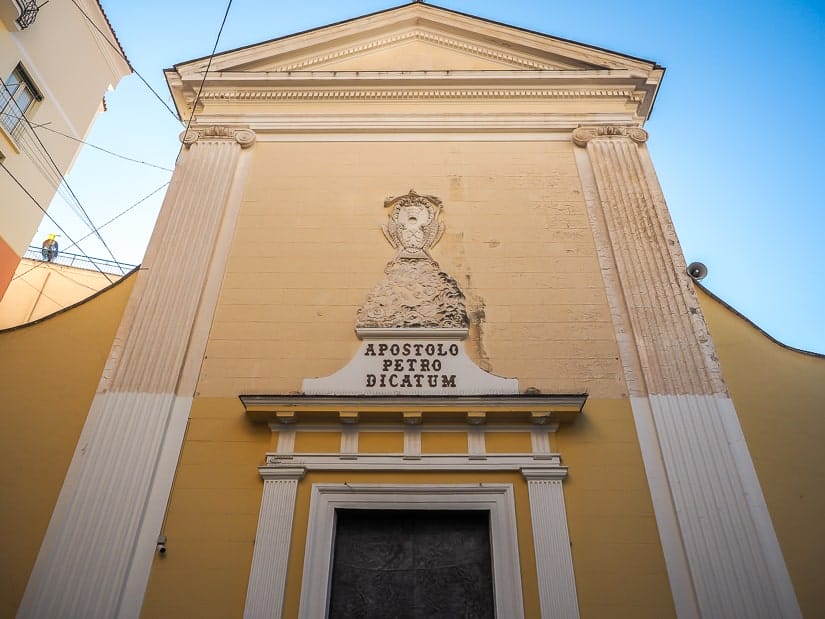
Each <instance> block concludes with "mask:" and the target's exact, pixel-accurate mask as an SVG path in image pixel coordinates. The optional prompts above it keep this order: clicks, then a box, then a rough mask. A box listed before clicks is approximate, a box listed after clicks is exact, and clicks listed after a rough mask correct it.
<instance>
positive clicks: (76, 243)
mask: <svg viewBox="0 0 825 619" xmlns="http://www.w3.org/2000/svg"><path fill="white" fill-rule="evenodd" d="M168 186H169V181H166V182H165V183H163V185H161V186H160V187H156V188H155V189H153V190H152V191H151V192H149V193H147V194H146V195H145V196H143V197H142V198H141V199H140V200H138V201H137V202H135V203H133V204H131V205H129V206H127V207H126V208H125V209H123V210H122V211H121V212H120V213H118V214H117V215H115V216H114V217H112V218H111V219H110V220H109V221H107V222H106V223H104V224H102V225H100V226H98V230H102V229H103V228H105V227H106V226H108V225H109V224H111V223H114V222H115V221H117V220H118V219H120V218H121V217H123V216H124V215H125V214H126V213H128V212H129V211H131V210H132V209H133V208H135V207H136V206H139V205H140V204H143V203H144V202H146V200H148V199H149V198H151V197H152V196H153V195H155V194H156V193H157V192H159V191H160V190H161V189H163V188H164V187H168ZM92 234H93V233H92V232H90V233H89V234H87V235H86V236H82V237H80V238H79V239H77V241H72V242H71V243H70V244H69V245H67V246H66V247H65V248H63V250H62V251H67V250H69V249H72V248H73V247H78V243H82V242H83V241H85V240H86V239H88V238H89V237H90V236H92ZM84 256H85V254H84ZM86 257H87V258H88V256H86ZM90 260H91V259H90ZM46 264H49V263H48V262H39V263H37V264H36V265H34V266H33V267H31V268H30V269H26V270H25V271H23V272H22V273H20V274H19V275H15V276H14V277H13V278H12V281H14V280H16V279H18V278H20V277H24V276H25V275H27V274H29V273H31V272H32V271H34V270H35V269H39V268H40V267H42V266H44V265H46Z"/></svg>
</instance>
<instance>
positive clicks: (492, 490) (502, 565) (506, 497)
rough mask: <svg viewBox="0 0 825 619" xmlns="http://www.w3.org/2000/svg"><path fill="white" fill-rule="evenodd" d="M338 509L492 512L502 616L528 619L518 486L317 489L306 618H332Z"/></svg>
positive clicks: (307, 560)
mask: <svg viewBox="0 0 825 619" xmlns="http://www.w3.org/2000/svg"><path fill="white" fill-rule="evenodd" d="M337 509H393V510H399V509H414V510H428V509H432V510H447V509H456V510H470V509H478V510H484V511H488V512H489V513H490V550H491V555H492V568H493V575H492V576H493V586H494V592H495V605H496V616H497V617H501V618H502V619H523V617H524V602H523V599H522V591H521V564H520V563H519V555H518V533H517V530H516V509H515V500H514V494H513V486H512V484H481V485H479V484H355V485H354V484H313V487H312V498H311V503H310V508H309V523H308V529H307V542H306V552H305V555H304V571H303V578H302V581H301V582H302V585H301V606H300V612H299V614H298V616H299V617H300V619H323V618H324V617H326V615H327V610H328V605H329V594H330V587H331V570H330V568H331V562H332V554H333V543H334V538H335V535H334V533H335V510H337ZM319 585H320V586H319Z"/></svg>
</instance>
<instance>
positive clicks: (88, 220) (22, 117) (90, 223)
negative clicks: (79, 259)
mask: <svg viewBox="0 0 825 619" xmlns="http://www.w3.org/2000/svg"><path fill="white" fill-rule="evenodd" d="M3 88H4V89H5V91H6V92H7V93H8V95H9V100H10V101H13V102H14V105H15V107H16V108H17V110H18V111H19V112H20V120H22V121H23V122H25V123H26V125H27V126H28V128H29V130H30V131H31V133H32V135H33V136H34V138H35V139H36V140H37V142H38V144H40V148H42V149H43V152H44V153H45V154H46V157H48V158H49V162H50V163H51V164H52V167H54V169H55V171H56V172H57V174H58V175H59V176H60V180H61V182H62V183H63V185H64V186H65V187H66V189H67V190H68V191H69V194H70V195H71V196H72V198H73V199H74V201H75V203H76V204H77V207H78V208H79V209H80V211H81V213H83V216H84V217H85V218H86V222H85V223H86V225H88V226H89V227H90V228H91V229H92V231H94V232H95V234H96V236H97V238H98V240H99V241H100V242H101V243H102V244H103V247H105V248H106V251H107V252H109V255H110V256H111V257H112V260H113V261H114V262H115V264H118V260H117V258H115V255H114V253H113V252H112V250H111V249H109V246H108V245H107V244H106V241H104V240H103V237H102V236H101V235H100V233H99V232H97V227H96V226H95V224H94V222H93V221H92V218H91V217H89V214H88V213H87V212H86V209H85V208H83V205H82V204H81V203H80V200H79V199H78V197H77V195H75V192H74V190H72V188H71V186H70V185H69V182H68V181H67V180H66V177H65V176H63V172H62V171H61V170H60V168H59V167H58V165H57V163H55V160H54V158H52V155H51V153H50V152H49V149H47V148H46V145H45V144H43V140H41V139H40V136H39V135H37V132H36V131H35V130H34V127H33V126H32V124H31V121H30V120H29V119H28V118H27V117H26V114H25V110H23V109H22V108H21V107H20V104H19V103H18V102H17V99H15V98H14V93H13V92H12V91H11V90H9V87H8V86H7V85H6V83H5V82H3ZM43 212H44V213H45V211H43ZM123 273H125V271H124V270H123V269H121V274H123Z"/></svg>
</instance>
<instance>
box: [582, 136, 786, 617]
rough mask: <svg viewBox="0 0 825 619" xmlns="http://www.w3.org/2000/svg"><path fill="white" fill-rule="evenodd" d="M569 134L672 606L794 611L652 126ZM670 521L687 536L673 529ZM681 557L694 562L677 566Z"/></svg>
mask: <svg viewBox="0 0 825 619" xmlns="http://www.w3.org/2000/svg"><path fill="white" fill-rule="evenodd" d="M572 137H573V141H574V143H575V144H576V145H577V146H580V147H582V148H584V149H586V152H587V157H586V158H585V159H584V160H583V159H582V158H581V157H579V162H580V169H581V170H582V177H583V182H584V184H585V185H587V183H588V179H592V183H593V184H594V185H595V187H594V188H591V189H592V190H593V191H591V196H590V205H591V210H593V211H595V212H594V213H591V215H592V217H591V219H592V221H593V223H594V233H595V234H596V235H597V237H598V236H599V235H600V234H603V235H604V238H602V239H601V242H602V243H603V244H607V245H608V246H609V247H610V249H611V252H610V255H609V256H606V255H603V256H600V258H601V259H602V270H603V273H604V274H605V284H606V286H607V288H608V291H609V294H612V296H613V298H612V299H611V302H612V305H613V308H614V321H615V322H616V328H617V333H620V335H621V336H622V337H621V338H620V350H621V353H622V356H623V359H622V362H623V367H624V368H625V372H626V373H627V382H628V384H629V385H630V386H631V390H632V393H631V395H632V396H633V397H632V398H631V401H632V402H633V406H634V414H635V417H636V423H637V428H638V430H639V435H640V441H641V444H642V450H643V456H644V458H645V465H646V468H647V472H648V478H649V480H650V484H651V492H652V494H653V500H654V505H655V506H656V510H657V520H658V521H659V528H660V533H661V534H662V536H663V546H664V548H665V553H666V559H667V560H668V568H669V572H670V575H671V585H672V587H673V588H674V596H675V598H676V599H677V610H679V612H680V616H683V617H688V616H696V615H697V614H698V615H701V616H703V617H720V618H722V617H725V618H736V617H742V618H743V619H744V618H757V617H765V618H769V617H771V618H772V617H798V616H799V608H798V605H797V604H796V598H795V596H794V593H793V588H792V586H791V584H790V579H789V577H788V574H787V569H786V568H785V564H784V561H783V559H782V553H781V551H780V549H779V545H778V542H777V540H776V535H775V533H774V531H773V528H772V525H771V523H770V517H769V515H768V513H767V507H766V506H765V503H764V499H763V498H762V493H761V489H760V488H759V482H758V479H757V478H756V474H755V472H754V470H753V465H752V462H751V460H750V456H749V454H748V452H747V447H746V445H745V440H744V436H743V435H742V430H741V427H740V425H739V421H738V418H737V416H736V411H735V410H734V407H733V403H732V402H731V400H730V397H729V395H728V393H727V390H726V388H725V385H724V382H723V381H722V377H721V372H720V368H719V364H718V362H717V359H716V354H715V351H714V347H713V343H712V341H711V339H710V336H709V334H708V330H707V326H706V324H705V321H704V317H703V316H702V312H701V309H700V307H699V303H698V300H697V298H696V295H695V291H694V289H693V286H692V283H691V281H690V278H689V276H688V275H687V273H686V269H685V263H684V258H683V257H682V254H681V250H680V248H679V243H678V239H677V238H676V233H675V231H674V229H673V224H672V222H671V219H670V216H669V214H668V211H667V206H666V205H665V202H664V198H663V196H662V194H661V190H660V189H659V187H658V182H657V181H656V178H655V173H654V172H653V167H652V164H651V163H650V160H649V157H648V155H647V152H646V150H645V149H644V147H643V146H642V145H643V144H644V142H645V141H646V139H647V133H646V132H645V131H644V130H643V129H641V128H638V127H607V126H601V127H582V128H579V129H577V130H576V131H574V132H573V136H572ZM585 189H586V191H587V187H585ZM600 228H601V229H600ZM611 291H612V292H611ZM625 325H629V333H625V332H624V330H625ZM637 373H640V374H641V377H640V376H637V375H635V374H637ZM669 519H671V520H672V521H673V522H674V523H675V527H672V528H671V527H670V526H669ZM670 530H675V532H676V534H678V535H679V536H680V540H678V541H674V540H669V539H666V537H667V536H668V535H669V533H668V531H670ZM676 555H681V556H676ZM684 561H686V563H687V566H688V567H687V572H688V573H683V572H680V569H681V568H680V567H679V566H680V565H682V564H683V563H684ZM691 598H695V601H692V600H691Z"/></svg>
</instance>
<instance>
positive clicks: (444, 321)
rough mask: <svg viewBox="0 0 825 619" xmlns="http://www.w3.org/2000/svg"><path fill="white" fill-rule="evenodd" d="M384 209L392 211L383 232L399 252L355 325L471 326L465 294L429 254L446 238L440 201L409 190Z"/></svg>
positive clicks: (388, 201)
mask: <svg viewBox="0 0 825 619" xmlns="http://www.w3.org/2000/svg"><path fill="white" fill-rule="evenodd" d="M384 206H385V207H387V208H390V212H389V220H388V221H387V223H386V224H384V225H383V226H382V230H383V231H384V236H386V237H387V240H388V241H389V243H390V245H392V246H393V247H394V248H395V249H396V250H397V254H396V257H395V258H394V259H393V260H392V261H390V263H389V264H388V265H387V268H386V269H385V270H384V273H385V274H386V277H384V279H382V280H381V281H380V282H379V283H378V284H377V285H376V286H375V287H374V288H373V289H372V290H371V291H370V293H369V294H368V295H367V300H366V302H365V303H364V305H363V306H362V307H361V308H360V309H359V310H358V315H357V320H356V327H357V328H359V329H362V328H404V327H425V328H452V329H455V328H467V327H468V326H469V324H470V320H469V318H468V316H467V309H466V307H465V305H464V294H463V293H462V292H461V289H460V288H459V287H458V284H457V283H456V281H455V280H454V279H453V278H451V277H450V276H449V275H447V274H446V273H443V272H441V270H440V268H439V266H438V263H437V262H436V261H435V260H433V258H432V256H431V255H430V248H431V247H433V246H434V245H435V244H436V243H438V241H439V240H440V239H441V236H442V235H443V234H444V223H443V222H442V221H441V210H442V204H441V200H439V199H438V198H436V197H435V196H420V195H418V194H417V193H415V191H413V190H410V192H409V193H408V194H406V195H404V196H398V197H395V198H388V199H387V200H386V201H385V202H384Z"/></svg>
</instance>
